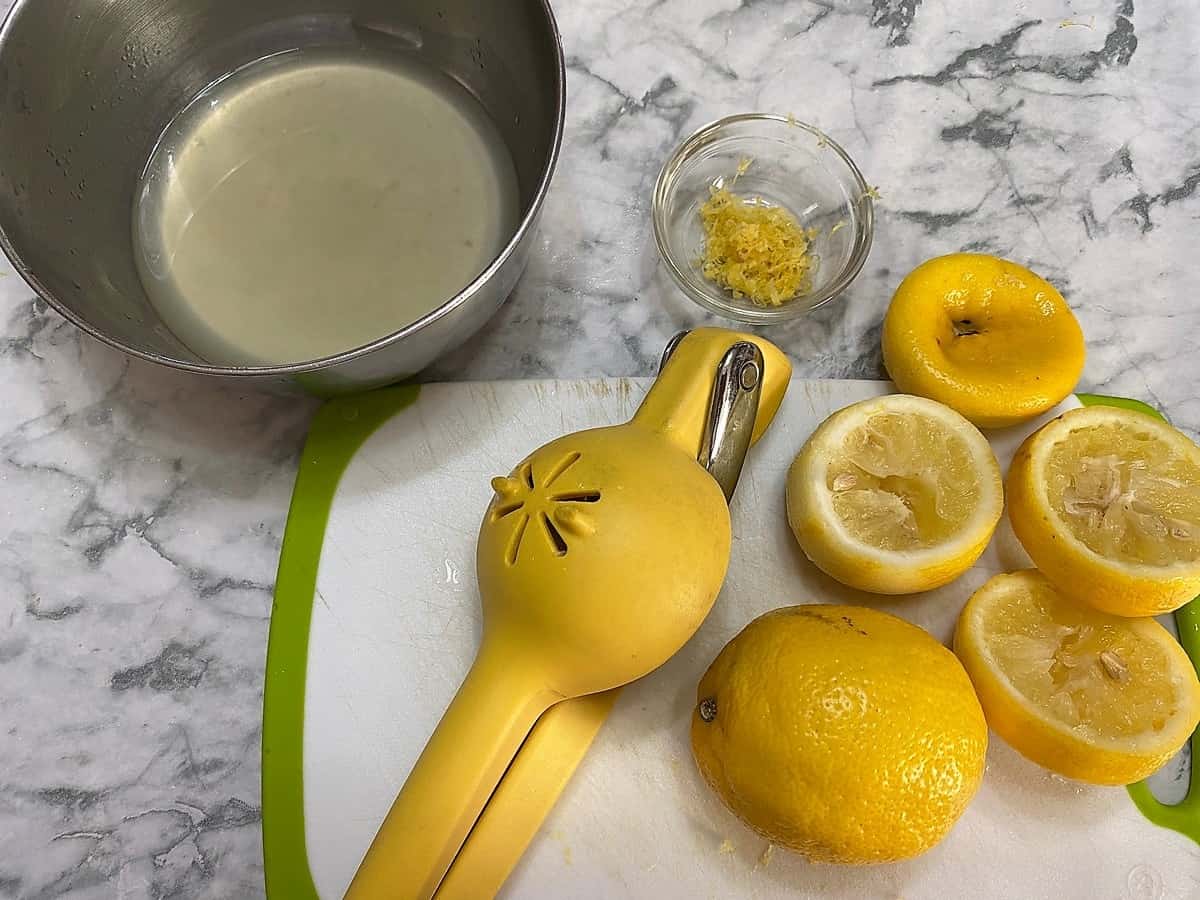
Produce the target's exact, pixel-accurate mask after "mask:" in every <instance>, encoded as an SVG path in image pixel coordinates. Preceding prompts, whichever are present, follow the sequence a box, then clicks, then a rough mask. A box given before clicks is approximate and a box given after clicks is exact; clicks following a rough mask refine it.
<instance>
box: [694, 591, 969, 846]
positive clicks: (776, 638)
mask: <svg viewBox="0 0 1200 900" xmlns="http://www.w3.org/2000/svg"><path fill="white" fill-rule="evenodd" d="M987 736H988V732H987V725H986V724H985V722H984V718H983V710H982V709H981V708H980V705H979V701H978V699H977V698H976V696H975V691H974V689H973V688H972V687H971V681H970V679H969V678H968V677H967V673H966V672H965V671H964V670H963V667H962V665H961V664H960V663H959V661H958V660H957V659H956V658H955V656H954V654H953V653H951V652H950V651H949V650H948V649H946V648H945V647H943V646H942V645H941V644H940V643H938V642H937V641H936V640H934V638H933V637H931V636H930V635H929V634H927V633H926V632H924V631H922V630H921V629H920V628H918V627H917V626H915V625H912V624H910V623H908V622H905V621H904V620H903V619H898V618H896V617H895V616H892V615H888V614H887V613H883V612H879V611H878V610H873V609H867V608H863V607H856V606H831V605H803V606H791V607H785V608H783V609H777V610H775V611H774V612H769V613H767V614H766V615H763V616H760V617H759V618H757V619H755V620H754V621H753V622H751V623H750V624H749V625H747V626H746V628H745V629H744V630H743V631H742V632H741V633H740V634H738V635H737V636H736V637H735V638H734V639H733V640H732V641H730V642H729V643H728V644H727V645H726V646H725V648H724V649H723V650H722V651H721V652H720V654H719V655H718V656H717V658H716V660H715V661H714V662H713V664H712V666H710V667H709V669H708V671H707V672H706V673H705V675H704V677H703V678H702V679H701V681H700V686H699V689H698V691H697V704H696V708H695V710H694V711H693V714H692V733H691V737H692V752H693V753H694V754H695V757H696V763H697V765H698V766H699V767H700V772H701V773H702V774H703V776H704V779H705V780H706V781H707V782H708V784H709V785H710V786H711V787H712V788H713V790H714V791H716V793H717V794H718V795H719V796H720V798H721V800H722V801H724V803H725V805H726V806H728V807H729V809H730V810H732V811H733V813H734V814H735V815H737V816H738V818H740V819H741V820H742V821H743V822H745V823H746V824H747V825H749V826H750V827H751V828H753V829H754V830H755V831H757V832H758V833H760V834H761V835H762V836H763V837H765V838H766V839H767V840H769V841H771V842H772V843H773V844H777V845H779V846H781V847H787V848H789V849H792V850H796V851H798V852H800V853H802V854H804V855H805V856H807V857H808V858H809V859H811V860H813V861H817V862H835V863H882V862H891V861H894V860H899V859H906V858H908V857H912V856H916V855H917V854H919V853H923V852H925V851H926V850H928V849H929V848H930V847H932V846H934V845H935V844H936V843H937V842H938V841H940V840H941V839H942V838H944V837H945V836H946V834H947V833H948V832H949V831H950V828H951V827H952V826H953V825H954V823H955V822H956V821H957V820H958V818H959V816H961V815H962V813H963V810H965V809H966V807H967V804H968V803H969V802H970V800H971V798H972V797H973V796H974V795H975V791H976V790H977V789H978V787H979V783H980V780H981V779H982V778H983V767H984V757H985V754H986V751H987Z"/></svg>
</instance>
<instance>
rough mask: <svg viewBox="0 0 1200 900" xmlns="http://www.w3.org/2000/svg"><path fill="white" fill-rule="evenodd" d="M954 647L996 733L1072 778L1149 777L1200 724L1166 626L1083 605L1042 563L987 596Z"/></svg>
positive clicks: (1199, 710)
mask: <svg viewBox="0 0 1200 900" xmlns="http://www.w3.org/2000/svg"><path fill="white" fill-rule="evenodd" d="M954 649H955V652H956V653H957V654H958V656H959V658H960V659H961V660H962V662H963V665H964V666H965V667H966V669H967V673H968V674H969V675H970V676H971V681H972V683H973V684H974V685H975V690H976V692H977V693H978V695H979V699H980V702H981V703H982V704H983V710H984V714H985V716H986V717H987V720H988V724H989V725H990V726H991V727H992V728H993V729H994V730H995V731H996V733H997V734H999V735H1000V736H1001V737H1003V738H1004V739H1005V740H1006V741H1007V742H1008V743H1009V744H1011V745H1012V746H1013V747H1014V748H1015V749H1016V750H1017V751H1018V752H1020V753H1021V754H1022V755H1024V756H1026V757H1027V758H1029V759H1031V760H1033V761H1034V762H1036V763H1038V764H1039V765H1042V766H1044V767H1045V768H1047V769H1050V770H1051V771H1054V772H1058V773H1059V774H1061V775H1066V776H1068V777H1070V778H1076V779H1079V780H1081V781H1088V782H1093V783H1096V784H1129V783H1131V782H1134V781H1137V780H1139V779H1141V778H1144V777H1146V776H1147V775H1149V774H1151V773H1152V772H1154V771H1155V770H1157V769H1158V768H1159V767H1160V766H1162V764H1163V763H1164V762H1166V761H1167V760H1168V759H1169V758H1170V757H1171V756H1172V755H1173V754H1174V753H1175V752H1176V751H1177V750H1178V749H1179V748H1180V747H1181V746H1182V745H1183V743H1184V742H1185V741H1186V740H1187V739H1188V737H1189V736H1190V735H1191V733H1192V731H1193V729H1194V728H1195V727H1196V723H1197V720H1198V719H1200V682H1198V681H1197V678H1196V673H1195V670H1194V669H1193V668H1192V664H1191V661H1190V660H1189V659H1188V657H1187V654H1185V653H1184V652H1183V648H1181V647H1180V646H1179V644H1178V642H1177V641H1176V640H1175V639H1174V638H1173V637H1171V635H1170V634H1169V633H1168V632H1167V630H1166V629H1165V628H1163V627H1162V626H1161V625H1159V624H1158V622H1156V621H1154V619H1150V618H1136V619H1134V618H1123V617H1119V616H1112V615H1109V614H1107V613H1103V612H1100V611H1098V610H1095V609H1092V608H1091V607H1088V606H1082V605H1079V604H1076V603H1073V602H1072V601H1070V600H1068V599H1067V598H1065V597H1063V596H1062V594H1061V593H1060V592H1058V591H1057V590H1056V589H1055V588H1054V586H1053V585H1052V584H1051V583H1050V582H1049V581H1048V580H1047V579H1046V577H1045V576H1044V575H1042V574H1041V573H1040V572H1038V571H1036V570H1032V569H1031V570H1027V571H1024V572H1016V573H1014V574H1011V575H997V576H995V577H994V578H992V579H991V580H989V581H988V582H987V583H986V584H984V585H983V587H981V588H980V589H979V590H978V591H976V592H975V594H974V595H973V596H972V597H971V599H970V601H969V602H968V603H967V605H966V607H965V608H964V609H963V612H962V616H961V617H960V619H959V623H958V627H957V629H956V632H955V637H954Z"/></svg>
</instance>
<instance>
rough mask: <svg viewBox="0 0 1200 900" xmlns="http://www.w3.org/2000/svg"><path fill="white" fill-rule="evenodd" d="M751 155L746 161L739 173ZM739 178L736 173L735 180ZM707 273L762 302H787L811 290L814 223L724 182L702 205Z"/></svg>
mask: <svg viewBox="0 0 1200 900" xmlns="http://www.w3.org/2000/svg"><path fill="white" fill-rule="evenodd" d="M749 165H750V160H742V162H741V163H740V164H739V165H738V169H737V175H742V174H743V173H745V171H746V169H747V168H749ZM736 181H737V177H736V176H735V177H734V179H733V182H736ZM700 220H701V223H702V224H703V226H704V255H703V256H702V257H701V259H700V263H701V267H702V271H703V272H704V277H705V278H707V279H708V280H709V281H712V282H714V283H715V284H718V285H720V286H721V287H723V288H725V289H726V290H728V291H730V292H731V293H732V294H733V296H734V297H736V298H738V299H741V298H743V297H745V298H747V299H749V300H750V301H751V302H752V303H755V304H757V305H758V306H782V305H783V304H784V303H787V302H788V301H789V300H792V299H794V298H795V297H797V296H799V295H801V294H804V293H806V292H808V291H809V290H810V289H811V283H812V273H813V272H814V271H815V270H816V266H817V257H816V256H815V255H813V254H811V253H809V244H810V243H811V241H812V239H813V238H814V237H816V235H817V230H816V229H815V228H808V229H805V228H802V227H801V226H800V223H799V222H797V221H796V217H795V216H793V215H792V214H791V213H790V212H788V211H787V210H786V209H783V208H781V207H778V206H768V205H766V204H765V203H764V202H763V201H762V199H761V198H753V199H750V200H747V199H746V198H745V197H742V196H740V195H738V194H735V193H733V192H732V191H731V190H729V188H728V187H727V186H725V185H724V184H723V185H721V187H719V188H716V187H714V188H712V189H711V193H710V196H709V198H708V200H706V201H705V202H704V204H703V205H702V206H701V207H700Z"/></svg>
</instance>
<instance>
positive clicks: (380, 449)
mask: <svg viewBox="0 0 1200 900" xmlns="http://www.w3.org/2000/svg"><path fill="white" fill-rule="evenodd" d="M647 386H648V381H645V380H633V381H630V380H602V381H592V382H510V383H486V384H457V385H427V386H425V387H423V388H422V389H421V393H420V395H419V398H418V400H417V401H416V403H415V404H414V405H412V406H410V407H409V408H407V409H405V410H403V411H401V412H400V413H399V414H397V415H396V416H395V417H393V418H392V419H391V420H389V421H388V422H387V423H385V424H384V425H383V426H382V427H381V428H380V429H379V430H378V431H377V432H376V433H375V434H374V435H373V436H372V437H370V438H369V439H368V440H367V441H366V443H365V444H364V445H363V447H362V448H361V450H360V451H359V452H358V454H357V455H356V456H355V458H354V459H353V461H352V462H351V463H350V465H349V468H348V469H347V471H346V472H345V474H344V476H343V477H342V479H341V482H340V486H339V488H338V490H337V494H336V498H335V502H334V504H333V508H332V511H331V514H330V519H329V523H328V527H327V531H326V538H325V544H324V549H323V552H322V555H321V562H320V568H319V574H318V578H317V597H316V600H315V602H314V604H313V615H312V624H311V631H310V646H309V658H308V679H307V681H308V687H307V700H306V707H305V729H304V742H303V773H304V814H305V823H306V824H305V832H306V837H307V847H308V857H309V859H308V862H309V867H310V869H311V872H312V875H313V881H314V883H315V885H316V887H317V889H318V892H319V893H320V895H321V896H322V897H323V898H330V900H331V898H338V897H341V895H342V892H343V891H344V889H345V888H346V886H347V885H348V884H349V881H350V878H351V877H352V875H353V873H354V870H355V868H356V866H357V864H358V862H359V859H360V858H361V855H362V853H363V852H364V850H365V848H366V847H367V845H368V844H369V843H370V841H371V838H372V837H373V836H374V834H375V831H376V828H377V826H378V825H379V823H380V822H381V821H382V819H383V817H384V814H385V813H386V811H387V809H388V807H389V806H390V804H391V802H392V800H393V798H394V797H395V794H396V792H397V791H398V789H399V788H400V786H401V784H402V783H403V782H404V779H405V776H406V774H407V772H408V770H409V768H410V767H411V765H412V763H413V761H414V760H415V759H416V757H417V755H418V754H419V752H420V750H421V748H422V746H423V745H424V743H425V741H426V739H427V737H428V736H429V734H430V732H431V731H432V729H433V728H434V726H435V724H436V723H437V721H438V719H439V717H440V716H441V713H442V711H443V710H444V709H445V707H446V705H447V703H448V702H449V701H450V699H451V697H452V696H453V694H454V692H455V690H456V689H457V687H458V685H459V682H460V681H461V679H462V677H463V675H464V673H465V672H466V670H467V667H468V665H469V664H470V662H471V659H472V657H473V655H474V652H475V648H476V646H477V644H478V640H479V621H480V616H479V604H478V597H477V593H476V588H475V573H474V547H475V537H476V531H477V528H478V525H479V521H480V516H481V515H482V513H483V510H484V508H485V507H486V505H487V503H488V500H489V498H490V496H491V490H490V488H489V486H488V480H489V478H490V476H492V475H497V474H503V473H507V472H508V471H509V470H510V468H511V467H512V466H513V464H515V463H516V462H517V461H519V460H520V459H521V458H522V457H524V456H525V455H526V454H527V453H528V452H529V451H530V450H532V449H534V448H535V447H537V446H539V445H540V444H541V443H543V442H545V441H547V440H549V439H551V438H553V437H556V436H558V435H560V434H563V433H565V432H569V431H573V430H576V429H580V428H585V427H590V426H596V425H602V424H612V423H615V422H620V421H624V420H626V419H628V418H629V416H630V415H631V414H632V413H633V411H634V409H635V408H636V406H637V404H638V402H639V401H640V399H641V397H642V395H643V394H644V393H645V390H646V388H647ZM888 390H889V386H888V385H886V384H884V383H880V382H851V381H794V382H793V383H792V386H791V389H790V390H789V392H788V395H787V397H786V399H785V400H784V403H783V406H782V408H781V410H780V412H779V415H778V417H777V419H776V421H775V423H774V425H773V426H772V427H771V429H770V430H769V431H768V433H767V435H766V437H765V438H764V439H763V441H762V442H761V444H760V445H759V446H758V447H756V448H755V449H754V450H753V451H752V453H751V458H750V460H749V461H748V464H747V467H746V470H745V472H744V474H743V476H742V480H741V483H740V484H739V486H738V489H737V494H736V496H735V498H734V502H733V523H734V542H733V558H732V560H731V564H730V567H729V576H728V579H727V581H726V583H725V587H724V590H723V591H722V593H721V596H720V599H719V600H718V602H717V605H716V607H715V609H714V610H713V612H712V614H711V615H710V616H709V618H708V621H707V622H706V623H705V624H704V626H703V627H702V628H701V630H700V632H699V633H698V634H697V635H696V636H695V638H694V639H693V640H692V641H691V642H690V643H689V644H688V645H687V646H686V647H685V648H684V649H683V651H681V652H680V653H679V654H678V655H677V656H676V657H675V658H673V659H672V660H671V661H670V662H669V663H668V664H667V665H666V666H664V667H663V668H662V669H660V670H659V671H657V672H655V673H653V674H652V675H650V676H649V677H647V678H645V679H643V680H642V681H641V682H639V683H637V684H635V685H633V686H631V687H629V688H627V689H626V690H625V691H624V692H623V694H622V696H621V698H620V700H619V702H618V704H617V706H616V708H615V710H614V712H613V714H612V716H611V718H610V719H609V721H608V723H607V724H606V725H605V727H604V728H603V730H602V731H601V733H600V735H599V736H598V737H597V739H596V742H595V744H594V745H593V746H592V749H591V751H590V753H589V754H588V757H587V758H586V760H585V761H584V763H583V764H582V765H581V767H580V768H579V770H578V772H577V773H576V775H575V778H574V780H573V781H572V782H571V784H570V785H569V786H568V787H567V789H566V791H565V792H564V793H563V795H562V797H561V799H560V801H559V803H558V805H557V807H556V808H555V810H554V812H553V813H552V815H551V816H550V818H549V819H548V820H547V822H546V823H545V825H544V826H543V828H542V830H541V833H540V834H539V835H538V837H537V838H536V839H535V841H534V843H533V844H532V846H531V847H530V848H529V851H528V852H527V854H526V855H525V858H524V859H523V860H522V862H521V864H520V865H519V867H518V868H517V870H516V871H515V873H514V874H513V876H512V878H511V879H510V880H509V882H508V884H507V886H506V888H505V892H504V894H505V896H507V897H514V898H543V897H544V898H597V900H601V898H603V900H609V898H624V897H630V898H634V897H637V898H675V897H679V898H708V897H714V898H716V897H721V898H724V897H752V898H772V897H788V898H808V897H844V898H875V897H878V898H887V900H899V898H904V900H916V898H939V900H940V898H984V897H987V898H1013V900H1033V898H1043V897H1044V898H1081V900H1082V898H1088V900H1091V898H1114V900H1117V898H1121V900H1125V898H1128V900H1160V898H1163V900H1165V898H1188V897H1200V847H1197V846H1196V845H1195V844H1193V843H1192V842H1191V841H1189V840H1188V839H1186V838H1185V837H1183V836H1182V835H1180V834H1177V833H1175V832H1173V831H1168V830H1166V829H1162V828H1158V827H1157V826H1155V825H1152V824H1151V823H1150V822H1148V821H1147V820H1146V819H1145V818H1143V816H1142V815H1141V813H1139V812H1138V810H1137V808H1136V807H1135V806H1134V805H1133V802H1132V801H1131V800H1130V798H1129V796H1128V794H1127V793H1126V792H1125V791H1124V790H1123V789H1114V788H1090V787H1084V786H1081V785H1076V784H1073V783H1069V782H1067V781H1065V780H1062V779H1059V778H1056V777H1054V776H1052V775H1049V774H1048V773H1046V772H1044V771H1043V770H1041V769H1039V768H1037V767H1035V766H1034V765H1032V764H1030V763H1028V762H1026V761H1025V760H1023V759H1022V758H1021V757H1019V756H1018V755H1017V754H1016V753H1014V752H1013V751H1012V750H1010V749H1009V748H1008V747H1007V746H1005V745H1004V744H1003V743H1002V742H1001V741H1000V740H999V739H998V738H996V737H995V736H993V738H992V743H991V747H990V749H989V752H988V770H987V776H986V778H985V780H984V784H983V787H982V789H981V790H980V792H979V794H978V796H977V797H976V799H975V801H974V802H973V804H972V805H971V806H970V808H969V809H968V810H967V812H966V814H965V815H964V816H963V818H962V820H961V821H960V822H959V823H958V825H957V826H956V827H955V829H954V831H953V833H952V834H951V835H950V837H949V838H948V839H947V840H945V841H944V842H943V843H942V844H941V845H940V846H938V847H937V848H935V849H934V850H933V851H931V852H930V853H928V854H926V855H925V856H923V857H921V858H919V859H916V860H913V861H909V862H906V863H900V864H895V865H885V866H878V867H868V868H840V867H834V866H824V865H810V864H808V863H807V862H805V861H804V860H803V859H801V858H799V857H797V856H794V855H792V854H789V853H787V852H783V851H778V852H775V853H774V854H772V855H771V856H770V857H769V858H768V859H763V858H762V854H763V851H764V849H765V848H766V844H765V842H764V841H763V840H762V839H761V838H759V837H757V836H756V835H754V834H752V833H751V832H750V831H748V830H747V829H746V828H745V827H743V826H742V825H741V824H740V823H739V822H738V821H737V820H736V819H734V818H733V816H731V815H730V814H729V813H728V812H726V810H725V809H724V808H723V807H722V806H721V804H720V803H719V802H718V801H717V800H716V799H715V797H714V796H713V795H712V794H711V792H710V791H709V790H708V788H707V787H706V786H705V785H704V783H703V782H702V781H701V779H700V777H699V775H698V773H697V771H696V767H695V765H694V763H693V762H692V758H691V753H690V749H689V746H688V723H689V719H690V715H691V709H692V705H693V703H694V702H695V688H696V683H697V681H698V680H699V678H700V676H701V674H702V673H703V672H704V670H705V669H706V668H707V666H708V665H709V663H710V662H711V661H712V659H713V658H714V656H715V655H716V654H717V652H718V651H719V650H720V648H721V647H722V646H723V645H724V643H725V642H726V641H727V640H729V638H731V637H732V636H733V635H734V634H735V633H736V632H737V631H739V630H740V629H741V628H742V627H743V626H744V625H745V624H746V623H748V622H749V621H750V620H751V619H753V618H754V617H755V616H757V615H759V614H760V613H763V612H765V611H767V610H769V609H773V608H775V607H778V606H783V605H787V604H793V603H800V602H806V601H808V602H812V601H842V602H857V603H865V604H868V605H872V606H876V607H879V608H882V609H885V610H888V611H891V612H894V613H896V614H898V615H901V616H903V617H905V618H907V619H910V620H912V621H913V622H916V623H917V624H919V625H921V626H923V627H925V628H927V629H928V630H929V631H931V632H932V633H933V634H934V635H935V636H937V637H938V638H940V639H942V640H948V638H949V635H950V633H951V629H952V625H953V622H954V620H955V617H956V616H957V614H958V611H959V610H960V609H961V607H962V605H963V603H964V602H965V600H966V598H967V596H968V595H969V593H970V592H971V591H972V590H973V589H974V588H975V587H976V586H978V585H979V584H981V583H982V582H983V581H984V580H985V579H986V578H987V577H988V576H989V575H991V574H992V573H995V572H999V571H1001V570H1005V569H1008V570H1011V569H1013V568H1018V567H1021V566H1023V565H1027V564H1028V563H1027V562H1025V561H1024V558H1023V554H1022V552H1021V551H1020V549H1019V547H1017V546H1016V544H1015V541H1014V540H1013V539H1012V537H1011V532H1009V533H1007V535H1005V534H1003V533H1002V534H1001V535H999V536H998V537H997V539H996V540H995V541H994V542H993V546H992V547H991V548H989V550H988V551H987V553H986V554H985V556H984V557H983V559H981V560H980V562H979V563H978V564H977V565H976V566H975V567H974V569H972V570H971V571H970V572H969V573H968V574H967V575H965V576H964V577H963V578H962V579H960V580H959V581H958V582H956V583H954V584H952V585H950V586H948V587H946V588H943V589H941V590H939V591H935V592H933V593H930V594H926V595H921V596H916V597H910V598H902V599H893V600H884V599H880V598H878V597H872V596H870V595H865V594H859V593H858V592H855V591H853V590H850V589H848V588H844V587H842V586H840V585H838V584H836V583H835V582H833V581H832V580H830V579H829V578H827V577H825V576H824V575H823V574H821V573H820V572H818V571H817V570H816V569H814V568H813V567H812V566H811V565H810V564H809V563H808V562H807V560H805V558H804V557H803V555H802V554H801V552H800V551H799V549H798V548H797V547H796V544H795V541H794V540H793V538H792V535H791V533H790V531H789V529H788V526H787V522H786V520H785V516H784V508H783V502H784V478H785V474H786V471H787V467H788V465H789V464H790V463H791V461H792V458H793V456H794V455H795V453H796V451H797V450H798V449H799V447H800V445H801V444H802V443H803V442H804V440H805V438H807V437H808V435H809V434H810V432H811V431H812V430H813V428H815V427H816V425H817V424H818V423H819V422H820V421H821V420H822V419H824V418H825V417H826V416H827V415H828V414H829V413H831V412H832V411H834V410H835V409H838V408H840V407H842V406H845V405H847V404H849V403H851V402H854V401H856V400H860V399H863V398H866V397H871V396H876V395H878V394H882V393H885V392H887V391H888ZM1071 405H1074V402H1073V401H1072V403H1071ZM1021 436H1023V435H1003V434H998V435H996V436H995V440H994V444H995V446H996V450H997V454H998V455H999V456H1000V458H1001V463H1002V464H1003V465H1005V466H1006V465H1007V462H1008V457H1009V456H1010V455H1011V453H1012V451H1013V450H1014V449H1015V446H1016V443H1017V441H1018V440H1019V438H1020V437H1021Z"/></svg>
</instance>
